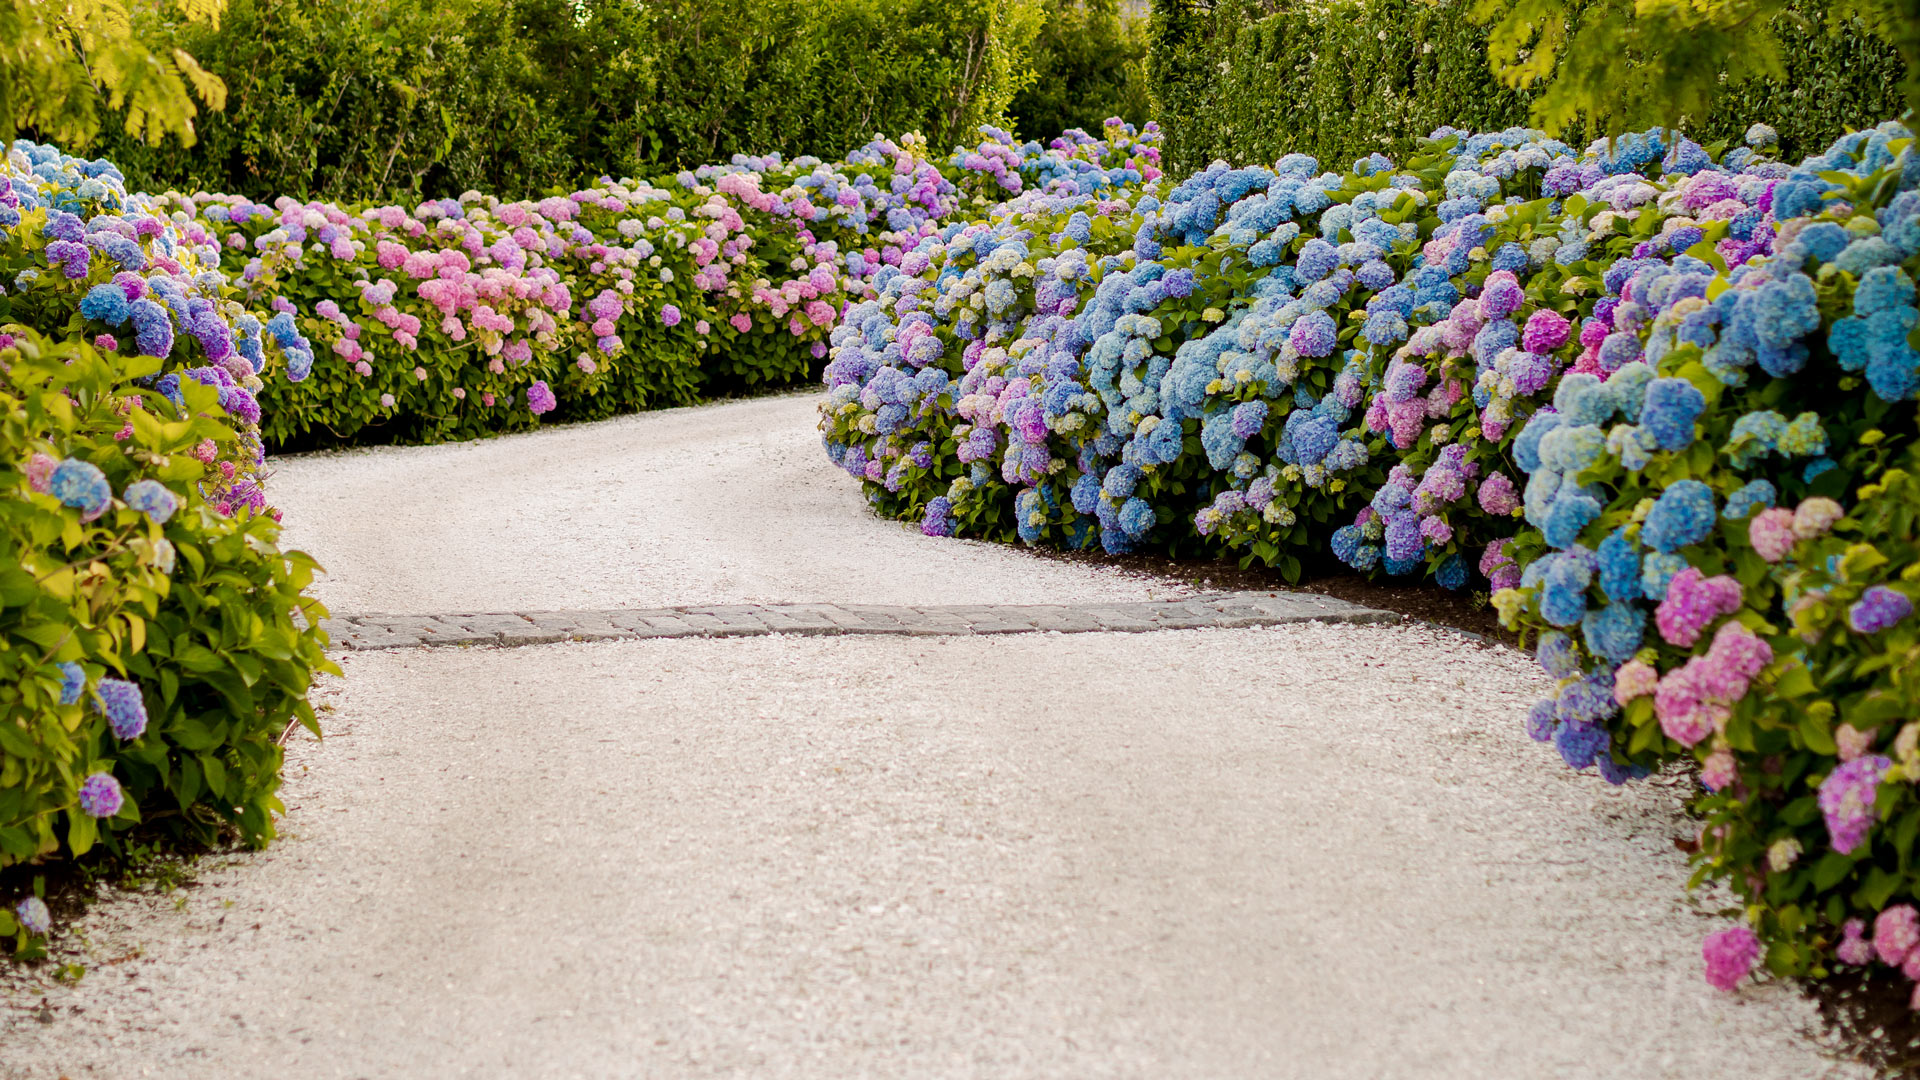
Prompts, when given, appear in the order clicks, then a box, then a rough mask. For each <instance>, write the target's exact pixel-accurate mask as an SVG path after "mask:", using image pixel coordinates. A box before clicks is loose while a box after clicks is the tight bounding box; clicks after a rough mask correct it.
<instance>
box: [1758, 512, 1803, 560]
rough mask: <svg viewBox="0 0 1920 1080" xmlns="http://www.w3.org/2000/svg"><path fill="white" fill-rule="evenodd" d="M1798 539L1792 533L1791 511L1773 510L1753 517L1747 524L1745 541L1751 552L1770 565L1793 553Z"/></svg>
mask: <svg viewBox="0 0 1920 1080" xmlns="http://www.w3.org/2000/svg"><path fill="white" fill-rule="evenodd" d="M1799 539H1800V537H1799V536H1798V535H1796V534H1795V533H1794V531H1793V511H1791V510H1782V509H1779V508H1777V507H1776V508H1774V509H1772V510H1762V511H1760V512H1759V513H1758V514H1755V515H1753V520H1752V521H1750V522H1749V523H1748V524H1747V540H1748V542H1750V543H1751V544H1753V550H1754V551H1756V552H1758V553H1759V555H1760V557H1761V558H1763V559H1765V560H1767V561H1768V562H1770V563H1777V562H1779V561H1780V560H1782V559H1784V558H1786V557H1787V556H1788V554H1790V553H1791V552H1792V551H1793V545H1794V543H1795V542H1796V541H1798V540H1799Z"/></svg>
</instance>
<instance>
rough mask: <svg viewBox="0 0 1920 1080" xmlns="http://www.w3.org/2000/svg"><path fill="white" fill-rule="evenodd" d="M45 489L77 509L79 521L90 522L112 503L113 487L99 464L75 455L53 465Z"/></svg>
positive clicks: (105, 510)
mask: <svg viewBox="0 0 1920 1080" xmlns="http://www.w3.org/2000/svg"><path fill="white" fill-rule="evenodd" d="M47 491H48V493H49V494H51V495H52V496H53V497H54V498H56V499H59V500H60V501H61V502H62V503H64V504H65V505H67V506H71V507H74V508H75V509H77V510H79V511H80V520H81V521H92V520H93V519H94V518H97V517H99V516H100V515H101V514H104V513H106V512H107V507H109V506H111V505H113V488H112V486H111V485H109V484H108V483H107V475H106V474H105V473H103V472H101V471H100V468H99V466H97V465H95V464H93V463H92V462H90V461H82V460H80V459H79V458H67V459H66V460H64V461H62V462H60V464H58V465H56V466H54V469H53V473H52V475H51V476H49V477H48V482H47Z"/></svg>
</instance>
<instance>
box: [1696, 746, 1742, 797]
mask: <svg viewBox="0 0 1920 1080" xmlns="http://www.w3.org/2000/svg"><path fill="white" fill-rule="evenodd" d="M1738 779H1740V770H1739V768H1738V767H1737V766H1735V765H1734V763H1733V751H1731V750H1728V749H1727V748H1725V747H1721V748H1720V749H1718V750H1715V751H1714V752H1713V753H1711V754H1708V755H1707V760H1705V761H1703V762H1701V763H1700V782H1701V783H1703V784H1705V785H1707V787H1708V789H1710V790H1712V791H1725V790H1726V789H1727V788H1729V787H1732V786H1733V783H1734V781H1736V780H1738Z"/></svg>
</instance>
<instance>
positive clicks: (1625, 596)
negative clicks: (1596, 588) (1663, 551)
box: [1594, 527, 1641, 605]
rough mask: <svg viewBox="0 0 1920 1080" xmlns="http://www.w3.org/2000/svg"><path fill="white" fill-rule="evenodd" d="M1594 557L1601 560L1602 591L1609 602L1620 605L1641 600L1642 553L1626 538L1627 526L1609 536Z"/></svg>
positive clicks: (1601, 543)
mask: <svg viewBox="0 0 1920 1080" xmlns="http://www.w3.org/2000/svg"><path fill="white" fill-rule="evenodd" d="M1594 555H1595V557H1596V558H1598V559H1599V561H1600V591H1601V592H1603V593H1606V594H1607V599H1609V600H1611V601H1613V602H1614V603H1615V604H1616V605H1618V604H1622V603H1625V602H1628V601H1632V600H1638V599H1639V598H1640V595H1641V589H1640V553H1639V552H1638V551H1636V550H1634V546H1633V541H1631V540H1629V539H1627V530H1626V529H1625V527H1622V528H1618V529H1615V530H1613V531H1612V532H1611V533H1608V534H1607V538H1606V539H1605V540H1602V541H1600V547H1599V548H1598V549H1597V550H1596V551H1595V552H1594Z"/></svg>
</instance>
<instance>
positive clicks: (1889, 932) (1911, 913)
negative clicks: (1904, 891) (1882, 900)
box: [1873, 904, 1920, 967]
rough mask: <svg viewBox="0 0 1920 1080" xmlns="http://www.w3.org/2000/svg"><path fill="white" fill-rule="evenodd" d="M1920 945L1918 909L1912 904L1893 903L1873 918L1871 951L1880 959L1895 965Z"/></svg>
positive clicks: (1919, 912)
mask: <svg viewBox="0 0 1920 1080" xmlns="http://www.w3.org/2000/svg"><path fill="white" fill-rule="evenodd" d="M1915 946H1920V911H1916V910H1914V907H1913V905H1912V904H1895V905H1893V906H1892V907H1890V908H1887V909H1885V910H1884V911H1882V912H1880V914H1879V915H1877V916H1875V917H1874V920H1873V951H1874V952H1875V953H1878V954H1879V956H1880V961H1881V962H1882V963H1885V964H1892V965H1894V966H1895V967H1898V966H1899V965H1901V964H1903V963H1905V962H1906V959H1907V957H1908V956H1909V955H1911V954H1912V953H1913V950H1914V947H1915Z"/></svg>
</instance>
